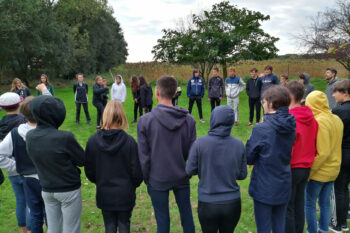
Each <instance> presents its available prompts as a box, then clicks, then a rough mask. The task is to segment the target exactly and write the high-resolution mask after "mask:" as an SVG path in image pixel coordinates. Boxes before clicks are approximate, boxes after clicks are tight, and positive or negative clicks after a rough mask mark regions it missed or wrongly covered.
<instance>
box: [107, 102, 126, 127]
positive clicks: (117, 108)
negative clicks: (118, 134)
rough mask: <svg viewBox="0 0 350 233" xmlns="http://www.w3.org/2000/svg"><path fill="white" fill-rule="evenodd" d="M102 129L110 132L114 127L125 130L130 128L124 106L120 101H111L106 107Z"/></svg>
mask: <svg viewBox="0 0 350 233" xmlns="http://www.w3.org/2000/svg"><path fill="white" fill-rule="evenodd" d="M102 120H103V123H102V129H105V130H109V129H111V127H112V126H116V127H117V128H118V129H122V130H125V129H127V128H128V127H129V124H128V120H127V119H126V115H125V112H124V108H123V105H122V103H121V102H120V101H118V100H111V101H109V102H108V104H107V105H106V107H105V109H104V111H103V116H102Z"/></svg>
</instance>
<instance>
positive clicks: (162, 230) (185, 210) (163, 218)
mask: <svg viewBox="0 0 350 233" xmlns="http://www.w3.org/2000/svg"><path fill="white" fill-rule="evenodd" d="M147 189H148V194H149V195H150V196H151V200H152V205H153V208H154V213H155V216H156V221H157V233H169V232H170V216H169V191H170V190H169V189H168V190H157V189H155V188H153V187H152V186H150V185H148V186H147ZM172 190H173V192H174V195H175V200H176V203H177V206H178V208H179V212H180V217H181V225H182V228H183V232H184V233H194V232H195V229H194V223H193V216H192V208H191V201H190V185H189V184H187V185H179V186H176V187H174V188H172Z"/></svg>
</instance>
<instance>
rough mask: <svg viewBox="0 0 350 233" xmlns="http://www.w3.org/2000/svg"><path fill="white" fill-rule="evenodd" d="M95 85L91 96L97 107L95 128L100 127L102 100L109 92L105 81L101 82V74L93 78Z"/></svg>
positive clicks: (103, 100)
mask: <svg viewBox="0 0 350 233" xmlns="http://www.w3.org/2000/svg"><path fill="white" fill-rule="evenodd" d="M95 82H96V83H95V85H94V87H93V98H92V104H93V105H94V106H95V107H96V109H97V123H96V124H97V126H96V128H97V129H100V128H101V126H100V122H101V120H102V114H103V109H104V105H103V104H104V102H105V97H107V94H108V92H109V89H108V87H107V86H106V83H105V84H103V79H102V77H101V76H97V77H96V79H95Z"/></svg>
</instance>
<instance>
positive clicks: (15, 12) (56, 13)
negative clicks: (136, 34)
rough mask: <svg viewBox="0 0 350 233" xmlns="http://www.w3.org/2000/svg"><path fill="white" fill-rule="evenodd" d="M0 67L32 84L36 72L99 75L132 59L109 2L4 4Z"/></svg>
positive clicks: (0, 3) (6, 0) (0, 4)
mask: <svg viewBox="0 0 350 233" xmlns="http://www.w3.org/2000/svg"><path fill="white" fill-rule="evenodd" d="M0 15H1V19H0V53H1V54H0V66H2V67H3V66H8V67H11V69H12V70H13V72H14V74H15V75H17V76H19V77H21V78H22V79H23V80H24V81H25V82H26V83H27V84H28V80H29V79H30V78H31V76H32V75H33V73H35V70H40V71H42V72H48V73H50V74H51V75H55V76H63V77H70V76H72V75H74V74H75V73H77V72H83V73H100V72H105V71H106V70H108V69H110V68H112V67H114V66H116V65H119V64H122V63H124V62H125V61H126V57H127V55H128V52H127V43H126V42H125V40H124V36H123V32H122V29H121V27H120V25H119V23H118V22H117V20H116V19H115V18H114V17H113V10H112V9H111V8H110V7H109V6H108V3H107V0H84V1H81V0H58V1H53V0H22V1H18V0H0Z"/></svg>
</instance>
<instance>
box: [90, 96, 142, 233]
mask: <svg viewBox="0 0 350 233" xmlns="http://www.w3.org/2000/svg"><path fill="white" fill-rule="evenodd" d="M127 127H128V122H127V120H126V116H125V113H124V109H123V106H122V104H121V102H119V101H118V100H112V101H110V102H109V103H108V104H107V106H106V108H105V111H104V113H103V125H102V130H99V131H98V132H97V133H95V134H94V135H92V136H91V137H90V138H89V140H88V142H87V144H86V150H85V159H86V162H85V174H86V176H87V178H88V179H89V180H90V181H91V182H93V183H95V184H96V188H97V189H96V204H97V207H98V208H100V209H101V210H102V215H103V220H104V224H105V228H106V233H114V232H115V233H116V232H117V228H119V232H120V233H126V232H130V218H131V214H132V210H133V208H134V206H135V199H136V194H135V191H136V188H137V187H138V186H139V185H140V184H141V182H142V171H141V167H140V162H139V158H138V152H137V143H136V142H135V140H134V139H133V137H131V136H130V135H128V134H127V133H126V132H125V131H124V130H125V129H127ZM116 193H117V194H118V195H115V194H116Z"/></svg>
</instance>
